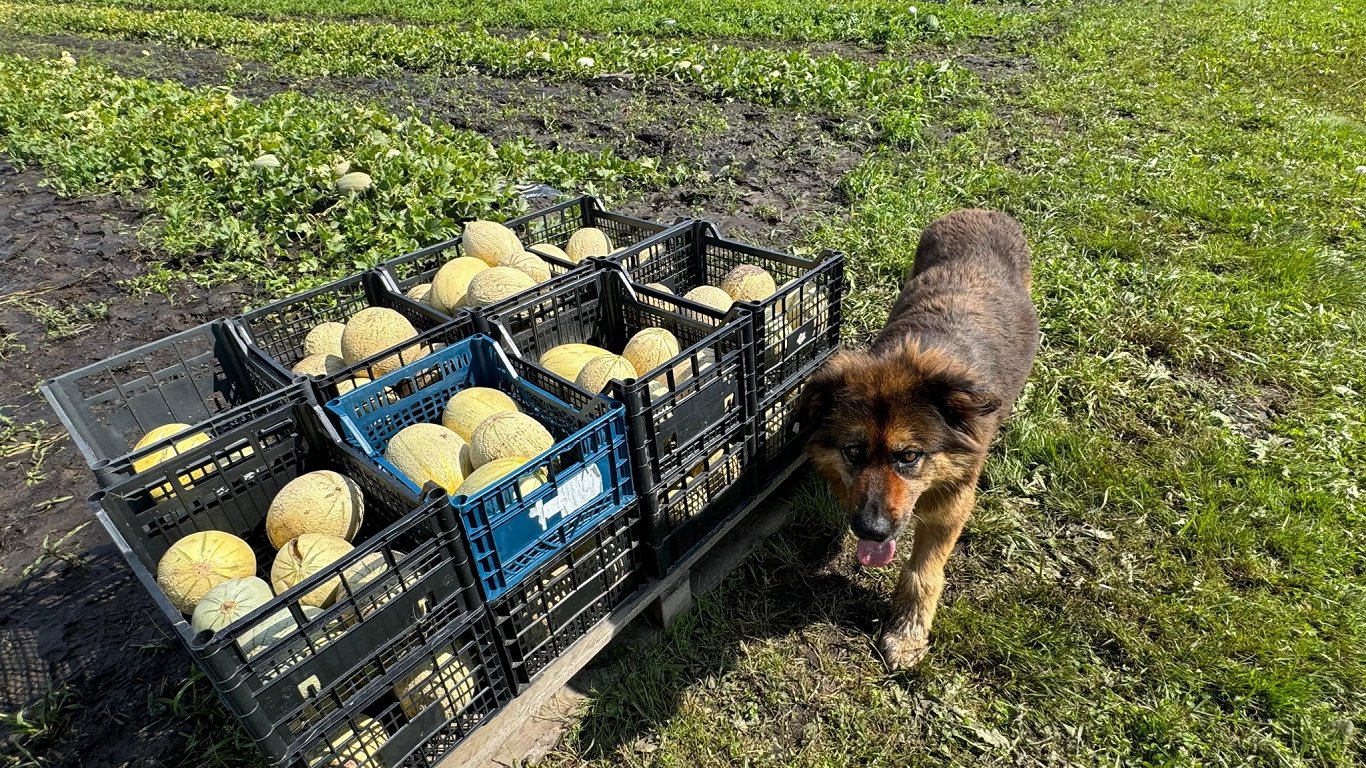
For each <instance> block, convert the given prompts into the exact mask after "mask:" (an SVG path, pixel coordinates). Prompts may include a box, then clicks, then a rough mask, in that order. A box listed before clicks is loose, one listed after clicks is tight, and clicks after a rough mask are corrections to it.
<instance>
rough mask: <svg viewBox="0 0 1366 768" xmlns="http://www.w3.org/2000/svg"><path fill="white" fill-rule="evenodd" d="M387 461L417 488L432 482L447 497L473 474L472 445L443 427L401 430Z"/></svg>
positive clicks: (388, 450) (416, 426)
mask: <svg viewBox="0 0 1366 768" xmlns="http://www.w3.org/2000/svg"><path fill="white" fill-rule="evenodd" d="M384 458H385V459H387V460H388V461H389V463H390V464H393V465H394V468H395V469H397V470H398V471H399V472H402V473H403V474H404V476H405V477H407V478H408V479H409V480H411V481H413V483H414V484H415V485H417V487H419V488H421V487H422V486H423V485H425V484H427V483H428V482H433V483H436V484H437V485H439V486H441V487H442V488H444V489H446V493H454V492H455V489H456V488H459V487H460V484H461V483H462V482H464V481H465V475H467V474H469V473H470V472H472V471H474V467H473V465H472V459H471V452H470V446H469V444H468V443H467V442H466V441H465V439H464V438H463V437H461V436H460V435H458V434H456V433H455V432H454V431H452V430H449V429H447V428H445V427H443V426H441V425H440V424H410V425H409V426H406V427H404V428H403V429H401V430H399V431H398V433H397V434H395V435H394V436H393V437H392V438H391V439H390V440H389V445H388V447H387V448H385V450H384Z"/></svg>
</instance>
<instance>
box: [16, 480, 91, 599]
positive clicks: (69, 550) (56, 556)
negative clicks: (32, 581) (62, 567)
mask: <svg viewBox="0 0 1366 768" xmlns="http://www.w3.org/2000/svg"><path fill="white" fill-rule="evenodd" d="M66 498H67V500H70V498H71V497H70V496H68V497H66ZM87 525H90V523H88V522H87V523H81V524H80V525H78V526H76V527H75V528H72V529H71V530H69V531H67V532H66V533H64V534H62V535H61V536H60V537H58V538H57V540H56V541H53V540H52V534H48V535H46V536H44V537H43V545H42V552H41V553H40V554H39V555H38V559H37V560H34V561H33V562H32V563H29V564H28V565H26V566H24V570H22V571H20V572H19V577H20V578H22V579H27V578H28V577H30V576H32V575H33V574H35V573H38V572H39V571H42V570H43V569H44V568H46V567H47V566H49V565H51V564H52V563H66V564H67V565H68V566H70V567H72V568H85V567H86V566H87V563H86V559H85V556H84V555H82V554H81V553H80V551H79V550H78V549H77V548H76V547H77V546H78V545H79V544H80V542H72V538H73V537H75V535H76V534H78V533H80V532H81V531H82V530H83V529H84V528H85V527H86V526H87Z"/></svg>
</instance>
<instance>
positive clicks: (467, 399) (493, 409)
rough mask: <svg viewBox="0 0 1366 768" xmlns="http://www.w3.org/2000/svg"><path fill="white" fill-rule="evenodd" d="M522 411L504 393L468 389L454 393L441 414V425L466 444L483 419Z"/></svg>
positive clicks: (483, 388) (488, 388) (483, 389)
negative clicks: (461, 438) (496, 414)
mask: <svg viewBox="0 0 1366 768" xmlns="http://www.w3.org/2000/svg"><path fill="white" fill-rule="evenodd" d="M521 410H522V409H520V408H518V407H517V402H516V401H514V400H513V399H512V398H511V397H508V396H507V394H506V393H504V392H501V391H499V390H496V389H494V388H492V387H470V388H469V389H462V390H460V391H459V392H456V393H455V396H454V397H452V398H451V399H450V400H448V401H446V409H445V410H444V411H442V412H441V424H442V425H443V426H444V427H446V429H449V430H451V431H452V432H454V433H456V434H457V435H460V436H461V437H463V438H464V439H465V441H466V442H468V441H469V440H470V438H472V437H474V430H475V429H477V428H478V427H479V425H480V424H482V423H484V419H487V418H488V417H490V416H492V415H493V414H495V413H518V412H520V411H521Z"/></svg>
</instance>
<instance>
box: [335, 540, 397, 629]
mask: <svg viewBox="0 0 1366 768" xmlns="http://www.w3.org/2000/svg"><path fill="white" fill-rule="evenodd" d="M402 559H403V553H402V552H395V553H394V560H395V562H397V561H400V560H402ZM386 573H389V562H388V561H387V560H385V559H384V553H382V552H372V553H370V554H368V555H366V556H365V557H362V558H361V559H360V560H357V561H356V562H355V563H353V564H351V565H350V566H349V567H347V568H346V569H345V570H344V571H342V581H343V583H342V585H340V586H339V587H338V588H337V599H338V600H341V599H344V598H346V597H347V596H348V595H349V596H350V597H351V599H352V600H353V601H354V602H356V603H359V604H360V612H361V615H362V616H363V615H366V614H368V613H370V612H371V611H374V610H375V609H377V608H379V607H380V606H382V605H384V604H385V603H387V602H388V601H389V600H390V599H391V598H393V597H395V596H397V595H398V594H400V593H401V592H402V589H403V585H402V584H400V583H398V582H397V581H395V583H393V584H391V585H390V586H389V588H388V589H387V590H382V591H381V590H376V594H370V595H365V596H364V598H360V597H358V593H359V592H360V591H361V590H362V589H364V588H365V586H366V585H367V584H370V583H371V582H373V581H375V580H376V579H378V578H380V577H381V576H383V575H384V574H386Z"/></svg>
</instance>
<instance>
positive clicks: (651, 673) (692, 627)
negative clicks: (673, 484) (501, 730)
mask: <svg viewBox="0 0 1366 768" xmlns="http://www.w3.org/2000/svg"><path fill="white" fill-rule="evenodd" d="M847 531H848V525H847V523H846V522H845V520H844V519H843V516H842V513H840V512H839V511H838V507H837V505H836V503H835V501H834V499H833V498H832V497H831V496H830V495H829V493H828V492H827V491H826V490H825V487H824V484H823V483H820V482H818V481H814V480H810V481H807V482H806V483H805V484H803V485H802V486H801V488H800V489H799V490H798V491H797V493H796V495H795V497H794V500H793V510H792V513H791V515H790V516H789V518H788V521H787V522H786V523H785V524H784V525H783V527H782V528H781V529H780V530H778V531H777V532H776V533H774V534H773V535H772V536H770V537H769V538H768V540H767V541H766V542H765V543H764V544H763V545H761V546H760V548H759V549H757V550H756V551H755V552H754V553H752V554H751V555H750V556H749V557H748V558H747V559H746V560H745V561H744V562H743V563H742V564H741V565H740V566H739V567H737V568H736V569H735V571H733V572H732V573H731V574H730V575H729V576H728V577H727V578H726V580H725V582H724V583H723V584H722V585H721V586H720V587H719V588H718V589H717V590H716V591H715V592H713V593H711V594H709V595H706V596H703V597H700V598H698V601H697V603H696V604H695V605H694V606H693V607H692V608H691V609H690V610H689V611H688V612H687V613H685V614H684V615H682V616H680V617H679V618H678V619H677V620H676V621H675V623H674V624H673V625H672V626H670V627H669V628H668V629H666V630H663V631H661V632H659V633H658V634H650V635H649V636H648V637H645V638H643V639H641V640H637V641H636V642H632V641H631V638H629V637H628V638H626V639H625V641H623V642H618V643H615V644H613V645H612V646H610V647H609V649H608V650H607V651H606V652H604V654H603V655H602V656H601V657H599V660H598V662H597V663H596V664H595V666H596V667H598V670H597V671H595V672H592V673H590V674H589V675H587V676H586V677H587V678H588V682H587V683H584V682H583V681H582V678H581V679H580V680H577V681H576V683H578V684H579V685H580V687H582V688H585V689H586V691H585V692H587V693H589V698H588V704H587V708H586V709H585V710H584V711H582V713H581V716H580V718H579V722H578V726H577V728H575V729H574V730H573V731H572V732H571V733H569V734H568V735H566V737H565V738H566V741H565V742H564V746H565V747H566V748H568V749H569V750H571V751H572V752H573V753H574V754H576V755H577V756H579V757H583V758H587V759H591V760H606V761H613V760H614V759H620V756H621V755H620V752H621V750H622V749H626V750H635V749H636V748H638V747H643V748H645V749H648V748H649V747H648V746H647V745H645V742H643V741H642V739H646V740H648V735H649V734H650V733H651V732H653V731H655V730H656V729H657V728H658V727H659V726H660V725H662V724H663V723H666V722H668V721H669V720H671V719H672V718H673V717H674V716H675V714H676V713H677V711H678V708H679V705H680V703H681V700H682V697H683V694H684V692H685V691H686V690H687V689H688V688H689V687H691V686H693V685H694V684H696V683H698V682H700V681H705V680H708V679H714V678H716V677H719V676H722V675H725V674H727V673H728V672H730V671H732V670H734V669H735V668H736V662H737V660H738V658H739V655H740V653H742V649H741V646H742V644H743V643H745V642H747V641H754V640H763V639H766V638H776V637H783V636H787V635H790V634H792V633H793V632H801V631H804V630H806V629H807V628H808V627H811V626H813V625H829V626H833V627H835V628H837V629H840V630H847V632H848V634H851V635H854V636H858V637H866V638H867V639H868V644H867V648H866V649H858V651H859V652H866V653H869V654H876V650H875V641H876V638H877V636H878V634H879V632H880V630H881V626H882V622H883V620H884V619H885V617H886V616H887V615H888V613H889V612H890V607H889V603H888V598H889V595H888V593H887V592H886V591H884V590H882V589H879V588H874V587H873V586H870V585H868V584H865V583H863V582H865V581H868V580H867V579H860V578H858V577H857V576H856V574H855V573H854V572H853V569H852V567H851V563H852V553H850V552H849V551H848V550H847V548H846V547H845V546H844V542H845V538H846V533H847Z"/></svg>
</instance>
